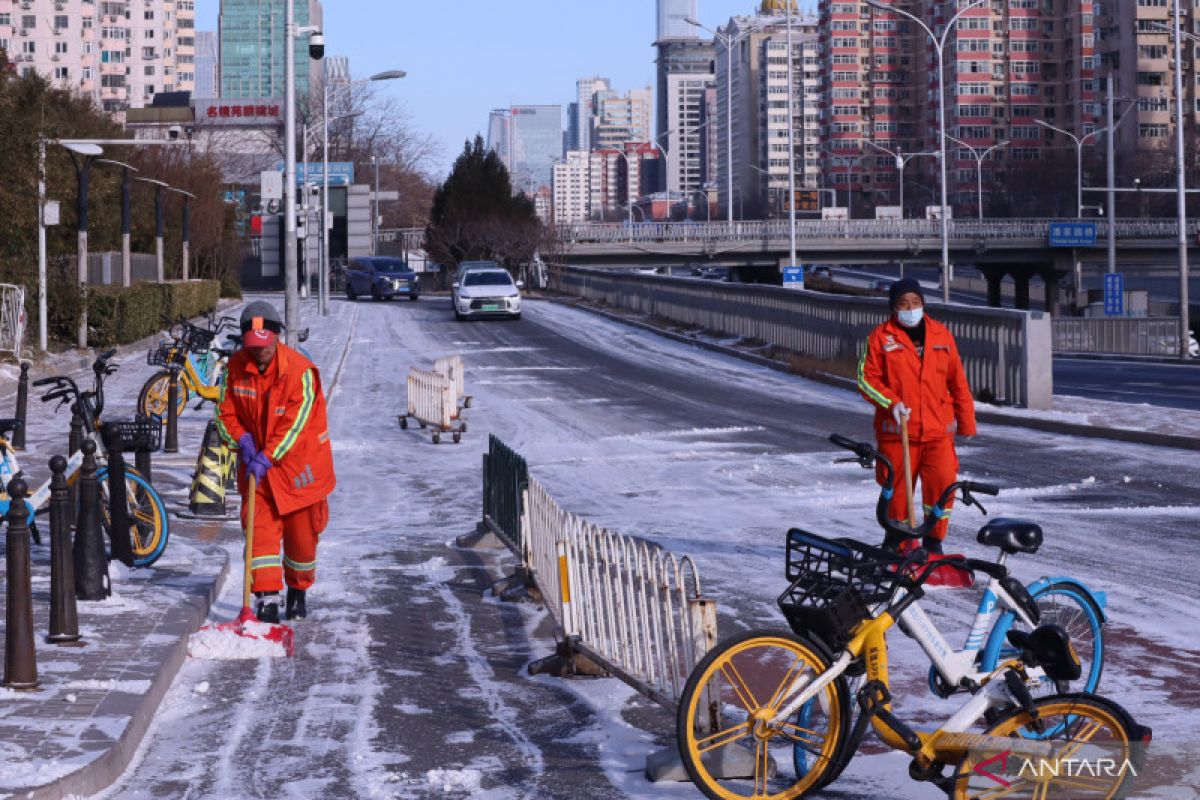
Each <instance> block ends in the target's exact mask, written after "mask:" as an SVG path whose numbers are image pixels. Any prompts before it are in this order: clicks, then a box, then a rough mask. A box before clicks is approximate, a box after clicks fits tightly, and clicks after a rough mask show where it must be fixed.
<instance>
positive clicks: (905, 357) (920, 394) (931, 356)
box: [858, 314, 975, 442]
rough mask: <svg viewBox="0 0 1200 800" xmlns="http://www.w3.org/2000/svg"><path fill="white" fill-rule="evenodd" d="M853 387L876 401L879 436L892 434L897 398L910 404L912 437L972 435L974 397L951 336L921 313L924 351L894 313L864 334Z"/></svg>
mask: <svg viewBox="0 0 1200 800" xmlns="http://www.w3.org/2000/svg"><path fill="white" fill-rule="evenodd" d="M858 390H859V391H860V392H861V393H862V396H863V397H865V398H866V399H867V400H868V401H869V402H870V403H871V405H873V406H875V436H876V438H877V440H878V441H884V440H889V439H890V440H897V439H899V438H900V427H899V425H897V424H896V420H895V417H894V416H893V407H894V406H895V404H896V403H897V402H901V403H904V405H906V406H908V408H909V409H910V410H911V412H912V413H911V416H909V418H908V435H909V438H910V439H911V440H912V441H914V442H923V441H925V442H927V441H932V440H935V439H938V438H941V437H945V436H953V435H954V433H955V426H956V425H957V432H958V434H959V435H961V436H974V435H975V400H974V398H972V397H971V388H970V387H969V386H968V385H967V376H966V374H965V373H964V371H963V365H962V359H961V358H960V357H959V355H958V346H957V345H955V343H954V336H953V335H951V333H950V331H949V330H948V329H947V328H946V326H945V325H943V324H941V323H940V322H938V321H937V320H934V319H930V318H929V315H928V314H926V315H925V355H924V357H921V356H920V355H918V354H917V348H916V345H914V344H913V342H912V340H911V339H910V338H908V334H907V333H905V331H904V328H903V327H901V325H900V323H899V322H897V321H896V318H895V317H894V316H893V317H891V318H889V319H888V321H887V322H884V323H883V324H882V325H880V326H879V327H877V328H875V330H873V331H871V335H870V336H869V337H868V338H867V348H866V350H865V351H864V352H863V355H862V358H861V359H860V360H859V362H858Z"/></svg>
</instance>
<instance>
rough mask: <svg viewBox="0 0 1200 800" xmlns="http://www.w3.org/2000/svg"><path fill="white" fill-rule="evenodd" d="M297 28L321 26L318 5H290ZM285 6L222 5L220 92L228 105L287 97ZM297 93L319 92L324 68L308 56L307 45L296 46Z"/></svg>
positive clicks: (226, 1) (235, 0)
mask: <svg viewBox="0 0 1200 800" xmlns="http://www.w3.org/2000/svg"><path fill="white" fill-rule="evenodd" d="M291 1H292V2H294V3H295V4H296V24H297V25H320V24H321V21H322V12H321V3H320V2H319V0H291ZM284 2H285V0H221V18H220V26H221V29H220V37H221V89H220V95H221V97H222V98H224V99H246V98H252V99H258V98H269V97H278V98H282V97H283V95H284V80H285V78H286V73H285V72H284V66H283V44H284V33H283V27H284V15H285V12H286V10H287V8H286V6H285V5H284ZM295 70H296V92H297V94H299V95H304V94H306V93H308V92H310V91H313V90H316V89H318V88H319V87H320V77H321V62H319V61H313V60H312V59H310V58H309V56H308V46H307V43H306V41H305V39H303V38H301V39H298V40H297V41H296V63H295Z"/></svg>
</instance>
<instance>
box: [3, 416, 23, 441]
mask: <svg viewBox="0 0 1200 800" xmlns="http://www.w3.org/2000/svg"><path fill="white" fill-rule="evenodd" d="M21 424H22V423H21V420H19V419H0V436H3V437H4V438H6V439H7V438H8V437H9V435H10V434H11V433H12V432H13V431H15V430H17V429H18V428H20V427H21Z"/></svg>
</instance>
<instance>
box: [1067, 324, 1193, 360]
mask: <svg viewBox="0 0 1200 800" xmlns="http://www.w3.org/2000/svg"><path fill="white" fill-rule="evenodd" d="M1179 351H1180V347H1179V318H1178V317H1069V318H1064V319H1056V320H1054V352H1056V353H1106V354H1111V355H1123V356H1178V355H1179Z"/></svg>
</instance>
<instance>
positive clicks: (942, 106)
mask: <svg viewBox="0 0 1200 800" xmlns="http://www.w3.org/2000/svg"><path fill="white" fill-rule="evenodd" d="M866 2H867V5H869V6H872V7H874V8H878V9H880V10H881V11H891V12H895V13H897V14H900V15H902V16H905V17H908V18H909V19H910V20H912V21H913V22H915V23H916V24H917V25H919V26H920V27H921V29H922V30H924V31H925V33H926V34H928V35H929V38H930V40H932V42H933V48H934V51H935V52H936V53H937V67H938V133H939V137H940V138H939V144H940V147H939V152H940V153H941V162H942V165H941V173H942V176H941V177H942V213H941V214H940V216H941V218H942V302H943V303H949V302H950V279H951V275H950V221H949V220H948V219H947V217H948V216H949V206H948V203H947V201H946V68H945V56H944V51H945V49H946V37H947V36H949V35H950V31H951V30H953V29H954V25H955V23H956V22H958V21H959V20H960V19H962V16H963V14H966V13H967V12H968V11H971V10H973V9H976V8H979V7H980V6H982V5H984V4H985V3H986V2H987V0H975V2H973V3H971V4H970V5H968V6H964V7H963V9H962V10H961V11H959V12H958V13H957V14H955V15H954V16H953V17H951V18H950V21H949V22H947V23H946V27H945V28H943V29H942V35H941V37H940V38H939V37H938V36H935V35H934V33H933V30H932V29H931V28H930V27H929V26H928V25H926V24H925V23H924V22H922V21H921V20H920V19H918V18H917V17H916V16H914V15H913V14H910V13H909V12H907V11H904V10H903V9H900V8H896V7H894V6H890V5H887V4H886V3H882V2H879V0H866Z"/></svg>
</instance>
